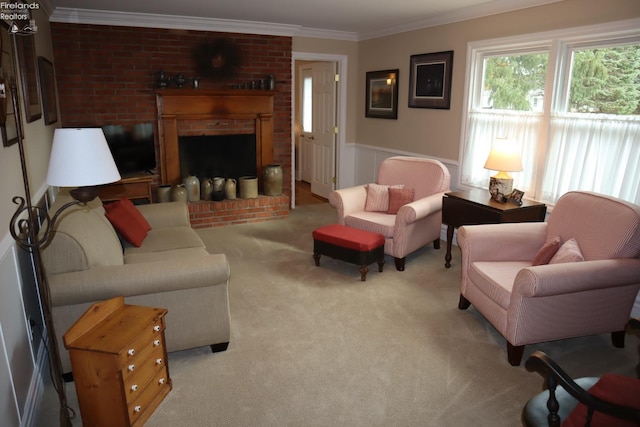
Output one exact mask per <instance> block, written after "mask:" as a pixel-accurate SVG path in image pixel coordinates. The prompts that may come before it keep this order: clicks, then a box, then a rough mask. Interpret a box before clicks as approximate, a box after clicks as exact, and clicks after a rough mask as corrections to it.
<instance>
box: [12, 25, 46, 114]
mask: <svg viewBox="0 0 640 427" xmlns="http://www.w3.org/2000/svg"><path fill="white" fill-rule="evenodd" d="M15 40H16V56H17V59H18V69H19V72H20V81H21V82H22V97H23V100H24V111H25V119H26V121H27V123H31V122H33V121H35V120H38V119H39V118H40V117H42V108H41V107H40V98H38V70H37V63H36V47H35V40H34V37H33V36H17V37H16V39H15Z"/></svg>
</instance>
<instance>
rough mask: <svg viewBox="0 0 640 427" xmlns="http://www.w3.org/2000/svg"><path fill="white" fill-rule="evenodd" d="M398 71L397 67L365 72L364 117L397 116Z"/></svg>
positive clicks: (387, 117) (393, 117)
mask: <svg viewBox="0 0 640 427" xmlns="http://www.w3.org/2000/svg"><path fill="white" fill-rule="evenodd" d="M398 73H399V70H398V69H395V70H383V71H369V72H367V78H366V81H367V89H366V97H367V98H366V109H365V114H364V115H365V117H373V118H378V119H397V118H398Z"/></svg>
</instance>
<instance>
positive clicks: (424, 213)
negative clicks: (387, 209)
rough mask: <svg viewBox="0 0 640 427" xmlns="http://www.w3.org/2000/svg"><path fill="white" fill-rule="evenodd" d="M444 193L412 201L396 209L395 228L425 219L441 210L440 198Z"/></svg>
mask: <svg viewBox="0 0 640 427" xmlns="http://www.w3.org/2000/svg"><path fill="white" fill-rule="evenodd" d="M443 195H444V193H437V194H432V195H431V196H428V197H423V198H422V199H418V200H414V201H413V202H411V203H407V204H406V205H404V206H401V207H400V209H398V214H397V215H396V226H398V225H400V226H404V225H406V224H411V223H412V222H416V221H418V220H420V219H422V218H426V217H428V216H429V215H432V214H434V213H436V212H438V211H441V210H442V196H443Z"/></svg>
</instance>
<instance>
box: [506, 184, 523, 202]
mask: <svg viewBox="0 0 640 427" xmlns="http://www.w3.org/2000/svg"><path fill="white" fill-rule="evenodd" d="M523 196H524V191H520V190H517V189H515V188H514V189H513V191H512V192H511V194H510V195H509V199H508V201H509V203H513V204H514V205H518V206H520V205H521V204H522V197H523Z"/></svg>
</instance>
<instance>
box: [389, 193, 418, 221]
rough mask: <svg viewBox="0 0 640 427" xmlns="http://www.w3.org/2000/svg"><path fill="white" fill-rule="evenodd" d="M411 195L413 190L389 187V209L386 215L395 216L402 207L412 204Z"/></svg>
mask: <svg viewBox="0 0 640 427" xmlns="http://www.w3.org/2000/svg"><path fill="white" fill-rule="evenodd" d="M413 193H414V190H413V188H393V187H389V209H388V210H387V213H388V214H392V215H395V214H397V213H398V210H400V208H401V207H402V206H404V205H406V204H407V203H411V202H413Z"/></svg>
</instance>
